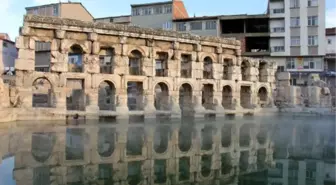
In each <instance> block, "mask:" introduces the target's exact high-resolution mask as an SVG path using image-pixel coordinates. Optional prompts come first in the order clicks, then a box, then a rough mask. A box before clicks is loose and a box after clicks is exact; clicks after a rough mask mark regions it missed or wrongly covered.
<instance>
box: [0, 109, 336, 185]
mask: <svg viewBox="0 0 336 185" xmlns="http://www.w3.org/2000/svg"><path fill="white" fill-rule="evenodd" d="M45 123H51V122H39V123H38V124H37V122H17V123H12V124H11V125H12V126H11V127H10V128H6V129H0V159H1V158H2V161H1V160H0V185H15V184H16V185H82V184H87V185H110V184H111V185H112V184H118V185H124V184H125V185H126V184H130V185H138V184H139V185H140V184H141V185H147V184H153V185H154V184H171V185H173V184H190V185H191V184H198V185H212V184H218V185H222V184H223V185H224V184H232V185H233V184H241V185H250V184H251V185H254V184H255V185H330V184H335V118H334V117H326V116H324V117H317V116H284V115H282V116H280V115H279V116H272V117H271V116H266V117H244V118H227V119H224V118H217V119H215V118H211V117H210V118H207V119H206V120H197V119H193V118H187V119H184V120H169V119H166V118H162V119H157V120H142V119H140V118H136V119H131V120H129V121H115V120H100V121H99V122H98V121H96V122H94V121H83V120H72V121H69V122H68V125H67V126H62V125H58V126H57V125H54V126H50V124H49V126H48V124H45ZM54 123H55V124H57V123H60V122H54ZM63 125H64V124H63Z"/></svg>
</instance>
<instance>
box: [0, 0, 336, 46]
mask: <svg viewBox="0 0 336 185" xmlns="http://www.w3.org/2000/svg"><path fill="white" fill-rule="evenodd" d="M62 1H66V0H62ZM72 1H73V2H75V1H77V2H78V1H79V2H82V3H83V4H84V6H85V7H86V8H87V9H88V10H89V11H90V12H91V14H92V15H93V16H94V17H105V16H115V15H127V14H130V12H131V7H130V4H139V3H148V2H158V1H165V0H72ZM54 2H59V0H0V22H1V26H0V32H6V33H9V35H10V37H11V39H12V40H14V39H15V37H16V36H17V35H18V30H19V27H20V26H21V25H22V18H23V15H24V14H25V7H28V6H35V5H40V4H47V3H54ZM184 3H185V6H186V8H187V10H188V13H189V15H190V16H193V15H194V14H195V15H196V16H203V15H222V14H224V15H225V14H246V13H247V14H259V13H264V12H265V10H266V7H267V0H233V1H232V0H205V1H202V0H197V2H196V0H184ZM335 4H336V3H335V0H326V26H327V27H332V26H336V5H335Z"/></svg>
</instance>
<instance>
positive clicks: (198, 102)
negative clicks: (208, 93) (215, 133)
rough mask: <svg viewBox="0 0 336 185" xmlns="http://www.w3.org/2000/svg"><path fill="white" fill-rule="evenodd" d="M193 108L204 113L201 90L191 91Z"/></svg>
mask: <svg viewBox="0 0 336 185" xmlns="http://www.w3.org/2000/svg"><path fill="white" fill-rule="evenodd" d="M193 103H194V110H195V112H196V113H204V112H205V108H204V107H203V105H202V91H194V92H193Z"/></svg>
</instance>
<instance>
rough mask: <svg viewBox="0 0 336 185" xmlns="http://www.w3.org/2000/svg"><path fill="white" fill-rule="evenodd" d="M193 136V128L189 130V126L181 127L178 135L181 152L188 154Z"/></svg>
mask: <svg viewBox="0 0 336 185" xmlns="http://www.w3.org/2000/svg"><path fill="white" fill-rule="evenodd" d="M194 135H195V131H194V128H190V126H181V128H180V130H179V134H178V146H179V149H180V150H181V151H182V152H188V151H189V150H190V149H191V147H192V140H193V138H194Z"/></svg>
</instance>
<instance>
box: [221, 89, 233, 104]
mask: <svg viewBox="0 0 336 185" xmlns="http://www.w3.org/2000/svg"><path fill="white" fill-rule="evenodd" d="M222 105H223V107H224V108H225V109H231V108H232V89H231V87H230V86H229V85H226V86H224V87H223V91H222Z"/></svg>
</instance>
